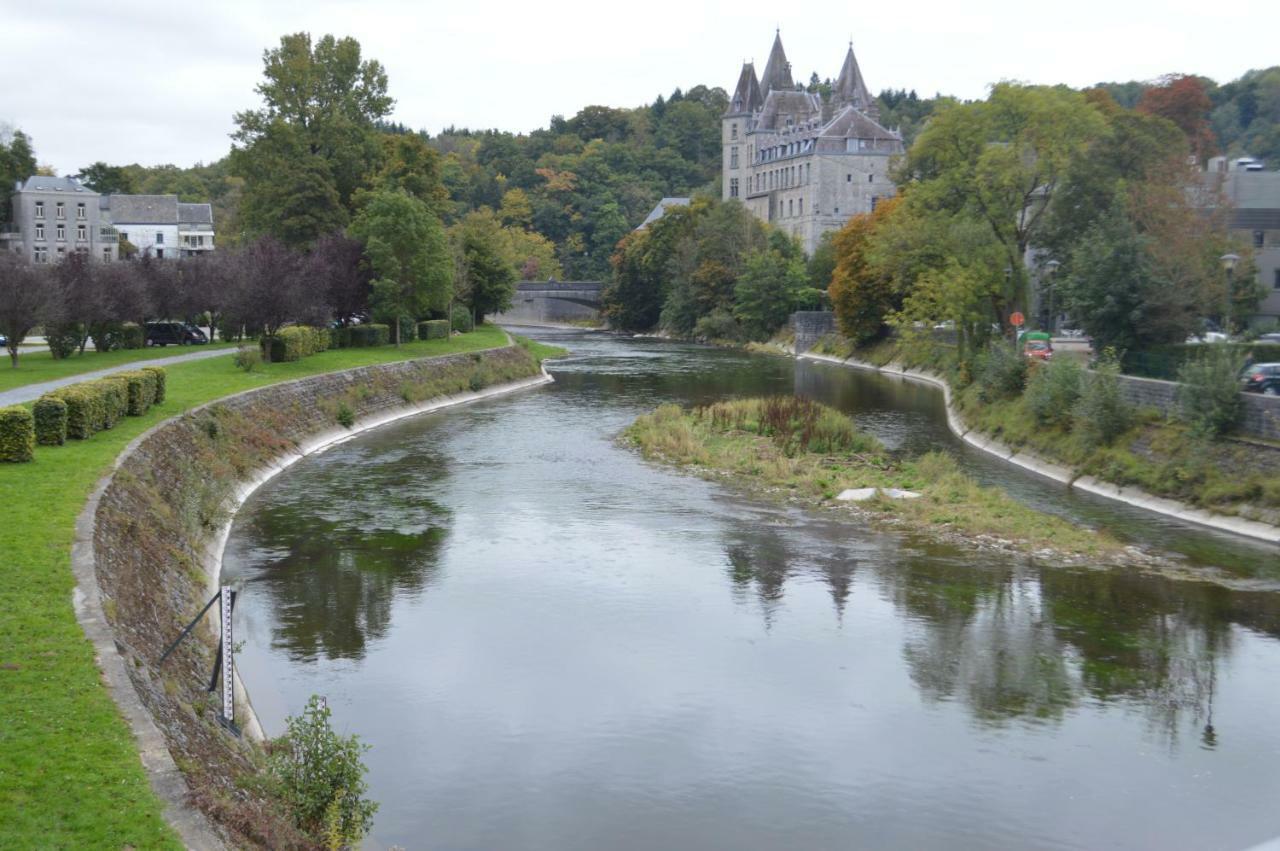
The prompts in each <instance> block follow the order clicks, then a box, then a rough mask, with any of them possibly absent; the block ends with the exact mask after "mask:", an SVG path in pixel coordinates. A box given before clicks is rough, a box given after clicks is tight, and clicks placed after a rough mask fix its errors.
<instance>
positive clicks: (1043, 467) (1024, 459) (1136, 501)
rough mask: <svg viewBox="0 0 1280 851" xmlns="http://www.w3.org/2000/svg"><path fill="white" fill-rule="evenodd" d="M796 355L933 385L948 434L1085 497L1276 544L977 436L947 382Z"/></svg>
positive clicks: (1274, 531) (1209, 515)
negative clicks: (939, 394)
mask: <svg viewBox="0 0 1280 851" xmlns="http://www.w3.org/2000/svg"><path fill="white" fill-rule="evenodd" d="M797 357H800V358H805V359H807V360H815V361H824V362H827V363H834V364H839V365H840V366H846V367H850V368H853V369H862V370H867V371H870V372H879V373H881V374H883V375H892V376H898V377H900V378H904V379H907V380H909V381H919V382H923V383H925V384H931V385H933V386H934V387H937V388H938V389H939V390H941V391H942V395H943V398H944V399H945V401H946V412H947V425H948V426H949V427H950V429H951V431H952V432H953V433H955V434H956V436H958V437H959V438H961V439H962V440H964V441H965V442H966V443H968V444H970V445H971V446H975V447H977V448H978V449H981V450H983V451H984V452H989V453H990V454H992V455H995V456H998V457H999V458H1002V459H1004V460H1005V461H1008V462H1009V463H1011V464H1016V465H1017V466H1019V467H1022V468H1023V469H1026V470H1030V471H1031V472H1033V473H1038V474H1039V475H1041V476H1044V477H1046V478H1049V479H1053V480H1054V481H1056V482H1061V483H1063V484H1065V485H1067V486H1068V487H1073V488H1077V489H1079V490H1082V491H1085V492H1086V493H1092V494H1096V495H1098V496H1103V497H1106V498H1108V499H1114V500H1116V501H1118V502H1123V503H1125V504H1127V505H1132V506H1136V507H1138V508H1144V509H1146V510H1148V511H1154V512H1156V513H1157V514H1164V515H1166V516H1169V517H1174V518H1176V519H1178V520H1182V521H1185V522H1187V523H1194V524H1196V525H1199V526H1204V527H1207V528H1210V529H1216V530H1218V531H1222V532H1231V533H1233V534H1236V535H1241V536H1243V537H1247V538H1253V539H1255V540H1260V541H1267V542H1269V543H1272V544H1280V527H1276V526H1273V525H1271V524H1269V523H1262V522H1259V521H1257V520H1248V519H1246V518H1243V517H1232V516H1230V515H1226V514H1215V513H1213V512H1211V511H1205V510H1204V509H1200V508H1195V507H1194V506H1190V505H1187V504H1185V503H1182V502H1178V501H1176V500H1172V499H1165V498H1163V497H1158V496H1155V495H1154V494H1150V493H1147V492H1146V491H1143V490H1140V489H1138V488H1126V487H1120V486H1118V485H1114V484H1111V483H1109V482H1104V481H1102V480H1100V479H1097V478H1094V477H1093V476H1077V474H1076V473H1075V472H1074V471H1073V470H1071V469H1070V468H1068V467H1065V466H1063V465H1061V464H1057V463H1054V462H1053V461H1050V460H1047V459H1045V458H1041V457H1040V456H1038V455H1036V454H1035V453H1032V452H1028V451H1025V450H1016V449H1013V448H1011V447H1009V446H1007V445H1005V444H1004V443H1001V442H1000V441H998V440H993V439H992V438H989V437H987V436H985V435H983V434H980V433H979V432H976V431H974V430H972V429H970V428H969V427H968V426H966V425H965V423H964V421H963V420H962V419H961V418H960V415H959V413H958V412H957V411H956V408H955V405H954V404H952V399H951V386H950V385H949V384H947V382H946V381H944V380H943V379H941V378H939V377H938V376H936V375H933V374H931V373H928V372H922V371H920V370H915V369H905V368H903V367H901V366H898V365H897V364H886V365H885V366H876V365H875V364H872V363H867V362H865V361H859V360H857V359H855V358H848V359H841V358H836V357H831V356H829V355H820V354H814V353H810V352H802V353H800V354H798V355H797ZM1161 383H1167V382H1161Z"/></svg>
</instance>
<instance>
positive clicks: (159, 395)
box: [32, 366, 165, 446]
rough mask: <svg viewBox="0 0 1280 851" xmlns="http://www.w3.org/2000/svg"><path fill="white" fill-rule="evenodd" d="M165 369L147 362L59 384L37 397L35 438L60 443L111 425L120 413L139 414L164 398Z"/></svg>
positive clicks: (50, 442)
mask: <svg viewBox="0 0 1280 851" xmlns="http://www.w3.org/2000/svg"><path fill="white" fill-rule="evenodd" d="M164 391H165V372H164V369H163V368H162V367H158V366H148V367H143V368H142V369H139V370H135V371H133V372H123V373H119V374H118V375H109V376H107V377H106V378H100V379H98V380H97V381H85V382H82V383H80V384H72V385H70V386H68V387H60V388H58V389H57V390H54V391H53V392H51V393H46V394H45V395H44V396H42V397H40V399H38V400H37V401H36V404H35V408H34V411H33V415H32V431H33V436H34V439H35V442H37V443H39V444H40V445H42V446H61V445H62V444H63V443H65V442H66V441H67V438H71V439H72V440H87V439H89V438H90V437H93V435H94V433H96V432H99V431H104V430H106V429H109V428H113V427H114V426H115V424H116V423H118V422H120V420H121V418H122V417H125V416H130V417H140V416H142V415H143V414H145V413H146V412H147V411H148V410H150V408H151V406H152V405H155V404H158V403H160V402H163V401H164Z"/></svg>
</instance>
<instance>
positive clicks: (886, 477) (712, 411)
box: [625, 397, 1119, 556]
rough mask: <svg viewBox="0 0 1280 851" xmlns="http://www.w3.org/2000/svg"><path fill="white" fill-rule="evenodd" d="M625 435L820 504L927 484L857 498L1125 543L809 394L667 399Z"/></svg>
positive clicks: (1042, 539)
mask: <svg viewBox="0 0 1280 851" xmlns="http://www.w3.org/2000/svg"><path fill="white" fill-rule="evenodd" d="M625 436H626V438H627V439H628V440H629V441H630V442H631V443H632V444H633V445H635V446H636V447H638V448H639V449H640V451H641V452H642V453H643V454H644V455H645V456H646V457H649V458H653V459H657V460H662V461H665V462H667V463H672V464H677V465H680V466H688V467H691V468H693V469H694V470H695V471H697V472H699V473H702V474H705V475H711V476H719V475H727V476H730V477H731V478H733V479H735V480H737V481H740V482H743V483H746V484H748V485H751V486H754V487H758V488H762V489H763V490H765V491H766V492H770V493H773V494H775V495H783V496H796V497H800V498H804V499H807V500H812V501H815V502H817V503H823V504H833V503H831V501H832V500H834V499H835V497H836V496H837V495H838V494H839V493H840V492H841V491H843V490H846V489H858V488H881V489H886V488H889V489H892V488H898V489H903V490H912V491H918V492H920V493H921V494H922V495H921V496H920V497H919V498H918V499H900V500H897V499H889V498H886V497H884V496H883V495H882V496H880V497H877V498H875V499H873V500H869V501H867V502H861V503H858V504H857V505H858V506H859V507H860V508H864V509H867V510H869V511H871V512H873V513H876V514H878V515H882V516H885V517H892V518H894V519H895V520H896V521H897V522H900V523H903V524H906V525H909V526H911V527H914V528H919V529H923V530H926V531H931V532H934V533H942V534H945V535H948V536H956V537H962V538H965V539H969V540H973V539H975V538H978V537H980V536H988V537H994V538H999V539H1001V540H1002V541H1004V542H1006V543H1008V542H1012V543H1013V545H1014V546H1016V547H1017V548H1018V549H1022V550H1025V551H1030V550H1037V549H1043V548H1051V549H1053V550H1055V551H1058V552H1062V553H1066V554H1072V555H1088V556H1099V555H1105V554H1108V553H1114V552H1117V551H1118V550H1119V545H1118V544H1116V543H1115V542H1114V541H1112V540H1111V539H1110V538H1108V537H1106V536H1105V535H1099V534H1098V533H1097V532H1094V531H1092V530H1088V529H1082V528H1079V527H1077V526H1073V525H1072V524H1070V523H1067V522H1066V521H1064V520H1061V519H1060V518H1057V517H1053V516H1051V515H1047V514H1042V513H1041V512H1038V511H1036V510H1034V509H1032V508H1029V507H1027V506H1025V505H1022V504H1021V503H1018V502H1016V501H1014V500H1012V499H1010V498H1009V497H1008V496H1006V495H1005V493H1004V492H1003V491H1001V490H998V489H995V488H985V487H982V486H980V485H979V484H978V483H977V482H975V481H974V480H973V479H971V478H970V477H969V476H967V475H966V474H964V473H963V472H962V471H961V470H960V469H959V468H958V467H957V466H956V464H955V461H954V459H952V458H951V457H950V456H948V455H946V454H944V453H936V452H934V453H928V454H925V455H922V456H920V457H918V458H901V457H898V456H896V455H894V454H893V453H890V452H888V451H886V450H885V449H884V447H883V446H882V445H881V444H880V443H879V441H877V440H876V439H875V438H874V437H872V436H870V435H867V434H864V433H862V432H859V431H858V430H857V429H856V428H855V427H854V426H853V424H852V422H851V421H850V420H849V419H848V418H847V417H845V416H844V415H843V414H841V413H839V412H838V411H835V410H833V409H831V408H828V407H826V406H823V405H819V404H817V403H814V402H812V401H809V400H805V399H794V398H793V399H787V398H778V397H775V398H770V399H744V400H735V401H730V402H720V403H717V404H714V405H709V406H705V407H700V408H695V409H693V410H690V411H683V410H681V409H680V408H679V407H677V406H675V405H663V406H662V407H660V408H658V409H657V410H655V411H654V412H653V413H652V414H648V415H645V416H642V417H640V418H639V419H637V420H636V421H635V423H633V424H632V425H631V426H630V427H629V428H628V429H627V431H626V432H625Z"/></svg>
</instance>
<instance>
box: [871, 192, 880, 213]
mask: <svg viewBox="0 0 1280 851" xmlns="http://www.w3.org/2000/svg"><path fill="white" fill-rule="evenodd" d="M879 202H880V199H879V198H877V197H876V196H874V195H872V196H871V210H872V212H875V209H876V204H878V203H879Z"/></svg>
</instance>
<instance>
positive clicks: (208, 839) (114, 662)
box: [71, 347, 555, 851]
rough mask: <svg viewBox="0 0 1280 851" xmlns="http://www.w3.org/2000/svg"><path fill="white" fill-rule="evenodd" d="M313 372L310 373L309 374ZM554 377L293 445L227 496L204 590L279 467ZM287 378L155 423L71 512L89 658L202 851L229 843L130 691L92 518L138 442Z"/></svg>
mask: <svg viewBox="0 0 1280 851" xmlns="http://www.w3.org/2000/svg"><path fill="white" fill-rule="evenodd" d="M501 348H505V347H497V348H495V349H482V350H479V351H497V350H500V349H501ZM393 363H403V361H394V362H393ZM357 369H368V367H367V366H361V367H353V368H352V369H351V370H337V371H335V372H334V373H332V374H341V373H343V372H350V371H353V370H357ZM310 377H311V376H307V378H310ZM304 380H306V378H301V379H295V381H304ZM553 381H555V379H554V378H552V377H551V375H550V374H549V373H547V371H546V367H545V366H542V367H541V375H536V376H534V377H532V378H525V379H521V380H519V381H513V382H509V383H507V384H501V385H496V386H494V387H487V388H485V389H484V390H480V391H477V392H474V393H459V394H456V395H453V396H443V397H437V398H436V399H433V400H430V401H426V402H420V403H417V404H412V405H406V406H404V407H402V408H395V409H392V410H391V411H386V412H382V413H380V414H377V415H374V416H370V417H366V418H364V419H361V420H357V421H356V422H355V423H354V424H353V426H352V428H351V429H349V430H348V429H344V428H338V429H330V430H328V431H325V432H321V433H320V434H317V435H314V436H312V437H311V438H309V439H308V440H306V441H305V442H303V443H300V444H298V446H297V447H296V450H295V451H294V452H291V453H290V454H288V455H286V456H284V457H283V458H282V459H279V460H278V461H277V463H273V464H270V465H268V466H267V467H265V468H263V470H262V471H260V472H259V473H258V474H256V475H255V476H254V477H253V478H252V479H251V480H250V481H248V482H245V483H243V484H242V485H241V486H240V487H238V488H237V489H236V492H235V494H234V495H233V497H232V499H233V502H232V504H231V507H232V510H231V511H230V512H229V515H228V518H229V519H228V520H227V522H226V524H225V525H224V526H223V527H222V528H221V529H219V531H218V532H217V533H216V534H215V535H214V536H213V538H212V539H211V541H210V545H209V547H208V549H207V550H206V558H204V559H202V562H203V567H204V570H205V573H206V575H207V576H208V579H209V587H210V589H211V590H210V591H209V593H210V594H212V593H213V591H214V590H216V588H217V586H218V581H219V576H220V574H221V569H222V552H223V549H224V548H225V546H226V541H227V537H228V535H229V534H230V531H231V523H232V521H233V520H234V519H235V513H236V511H237V510H238V509H239V508H240V506H241V505H242V504H243V503H244V500H245V499H246V498H248V496H249V495H250V494H252V493H253V492H254V491H255V490H257V489H258V488H259V487H261V486H262V485H263V484H264V483H265V482H267V481H268V480H270V479H271V478H273V477H274V476H275V475H276V474H278V473H280V472H281V471H282V470H285V469H287V468H288V467H289V466H291V465H293V464H294V463H296V462H297V461H299V460H301V459H302V458H304V457H306V456H307V455H311V454H314V453H316V452H321V451H323V450H325V449H327V448H329V447H330V446H334V445H336V444H339V443H342V442H343V441H346V440H349V439H350V438H352V437H354V436H356V435H358V434H361V433H363V432H366V431H370V430H372V429H375V428H378V427H380V426H383V425H387V424H388V423H392V422H395V421H397V420H401V419H404V418H406V417H411V416H414V415H416V414H422V413H428V412H431V411H437V410H442V409H444V408H450V407H455V406H458V405H464V404H467V403H470V402H476V401H480V400H482V399H488V398H492V397H495V396H501V395H504V394H507V393H514V392H517V391H519V390H525V389H528V388H532V387H537V386H540V385H543V384H548V383H551V382H553ZM288 383H290V382H287V381H281V382H277V383H275V384H268V385H265V387H255V388H253V389H251V390H245V391H242V392H240V393H235V394H231V395H230V396H223V397H221V398H218V399H213V400H210V401H209V402H206V403H204V404H202V405H198V406H196V407H194V408H190V409H188V410H186V411H183V412H182V413H180V414H176V415H174V416H172V417H169V418H167V419H165V420H162V421H161V422H159V423H156V424H155V425H153V426H152V427H151V428H149V429H147V430H146V431H144V432H143V433H142V434H140V435H138V436H137V437H135V438H134V439H133V440H131V441H130V442H129V444H128V445H127V446H125V448H124V449H123V450H122V451H121V452H120V454H119V455H117V456H116V458H115V460H114V461H112V464H111V469H110V470H108V471H107V473H106V474H105V475H103V477H102V478H101V479H99V480H98V483H97V484H96V485H95V486H94V489H93V492H92V493H91V494H90V496H89V499H88V500H87V501H86V502H85V505H84V508H83V509H81V511H80V513H79V514H78V515H77V516H76V525H75V541H74V543H73V544H72V547H71V570H72V573H73V574H74V575H75V580H76V585H75V588H74V589H73V590H72V607H73V608H74V610H75V615H76V620H77V621H78V622H79V623H80V627H81V629H83V630H84V633H85V636H86V637H87V638H88V639H89V641H90V642H91V643H92V644H93V649H94V662H95V663H96V665H97V667H98V670H99V671H100V672H101V675H102V678H103V680H104V682H105V684H106V686H107V691H108V692H109V693H110V695H111V699H112V700H113V701H114V702H115V705H116V707H117V708H118V709H119V710H120V714H121V715H123V716H124V719H125V721H126V722H127V723H128V725H129V730H130V732H132V733H133V736H134V739H135V740H136V742H137V746H138V754H139V756H140V758H141V760H142V766H143V769H144V770H145V771H146V773H147V779H148V780H149V781H150V784H151V789H152V791H153V792H154V793H155V795H156V797H158V798H159V799H160V800H161V802H163V804H164V818H165V820H166V821H167V822H168V823H169V825H170V826H171V827H173V829H174V830H175V831H176V832H177V834H178V836H179V838H180V839H181V841H182V844H183V845H185V846H186V847H187V848H190V849H195V851H206V849H207V851H222V849H225V848H227V845H226V843H225V842H223V840H222V838H221V837H220V836H219V835H218V832H217V830H216V829H215V828H214V826H213V823H212V822H211V821H210V820H209V818H208V817H207V816H206V815H205V814H204V813H202V812H201V811H199V810H197V809H196V808H195V807H193V806H191V804H190V803H189V802H188V796H189V794H190V787H189V786H188V785H187V781H186V778H185V777H184V776H183V774H182V772H181V771H180V770H179V769H178V766H177V764H176V763H175V762H174V760H173V756H172V755H171V754H170V753H169V747H168V744H167V743H166V741H165V738H164V735H163V734H162V733H161V732H160V729H159V727H157V726H156V723H155V721H154V720H153V719H152V717H151V715H150V713H149V712H147V709H146V707H145V706H144V705H143V703H142V699H141V698H140V697H139V696H138V693H137V691H135V690H134V687H133V681H132V680H131V679H130V678H129V674H128V670H127V668H126V663H125V658H124V656H123V655H122V654H121V652H120V649H119V648H118V646H117V644H116V639H115V634H114V632H113V631H112V629H111V626H110V624H109V623H108V621H107V618H106V615H105V613H104V612H103V610H102V592H101V589H100V588H99V586H98V576H97V567H96V566H97V558H96V553H95V550H94V530H95V528H96V522H97V514H98V505H99V503H100V502H101V500H102V495H103V494H104V493H105V492H106V490H107V487H108V486H109V485H110V484H111V480H112V478H113V477H114V476H115V474H116V471H117V470H119V469H120V466H121V465H122V464H124V462H125V461H127V460H128V459H129V457H130V456H131V455H132V454H133V453H134V452H135V451H137V449H138V447H139V446H141V445H142V443H143V442H145V441H146V440H147V439H148V438H150V437H151V436H152V435H153V434H155V433H156V432H157V431H159V430H160V429H163V428H166V427H167V426H169V425H171V424H173V423H174V422H177V421H178V420H180V419H182V418H183V417H186V416H190V415H191V414H194V413H197V412H199V411H201V410H203V409H204V408H207V407H209V406H210V405H215V404H220V403H222V402H225V401H226V400H227V399H231V398H234V397H237V396H242V395H245V394H248V393H256V392H258V391H259V390H263V389H266V388H272V387H278V386H281V385H284V384H288ZM235 679H236V685H237V686H239V689H240V695H241V699H242V700H243V701H244V703H243V705H242V707H241V708H242V709H243V711H244V712H245V716H246V721H245V724H244V731H245V733H246V735H247V736H248V737H249V738H251V739H254V740H256V741H261V740H263V738H264V733H263V730H262V725H261V723H260V722H259V721H258V717H257V714H256V713H255V712H254V711H253V705H252V703H251V702H250V700H249V693H248V691H247V689H246V688H245V686H244V683H243V681H241V680H240V676H239V671H236V672H235Z"/></svg>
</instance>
